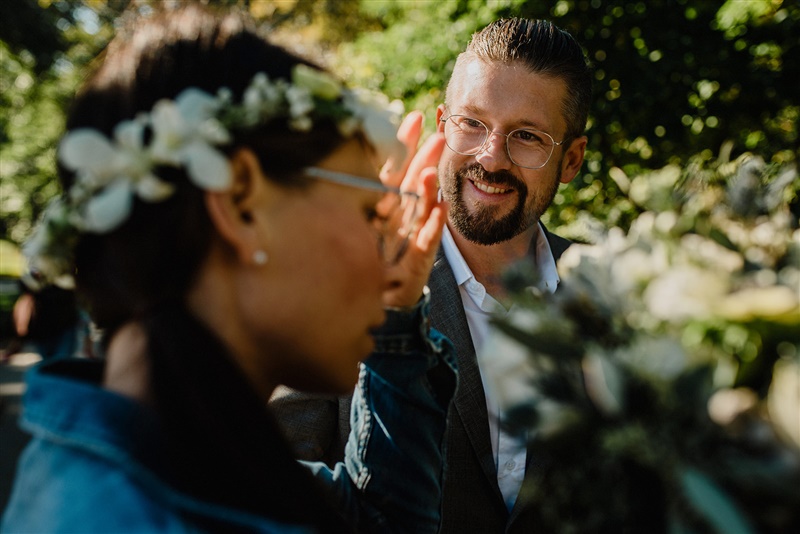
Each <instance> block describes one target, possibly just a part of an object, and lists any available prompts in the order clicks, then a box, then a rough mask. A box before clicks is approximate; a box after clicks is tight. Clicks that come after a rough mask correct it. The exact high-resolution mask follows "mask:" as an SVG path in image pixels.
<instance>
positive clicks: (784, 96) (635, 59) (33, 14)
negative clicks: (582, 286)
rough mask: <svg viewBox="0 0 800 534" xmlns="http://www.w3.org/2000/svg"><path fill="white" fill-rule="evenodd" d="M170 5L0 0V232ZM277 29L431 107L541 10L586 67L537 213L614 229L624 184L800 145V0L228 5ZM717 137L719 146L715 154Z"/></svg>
mask: <svg viewBox="0 0 800 534" xmlns="http://www.w3.org/2000/svg"><path fill="white" fill-rule="evenodd" d="M176 3H178V2H177V1H172V2H170V1H164V2H158V1H154V0H113V1H108V2H106V1H100V0H71V1H66V0H38V1H37V0H4V1H3V2H0V102H1V103H2V109H3V113H2V115H1V116H0V177H1V178H2V183H0V238H2V239H9V240H11V241H13V242H16V243H20V242H22V241H23V240H24V239H25V238H26V237H27V235H28V233H29V231H30V228H31V224H32V221H35V219H36V218H37V217H38V215H39V214H40V212H41V210H42V209H43V207H44V205H45V204H46V201H47V200H48V199H49V198H50V197H51V196H52V195H53V194H55V193H56V192H57V191H58V186H57V183H56V180H55V150H54V147H55V145H56V143H57V139H58V136H59V134H60V132H61V129H62V127H63V117H64V112H65V109H66V107H67V105H68V102H69V99H70V97H71V95H72V93H73V92H74V90H75V88H76V87H77V85H78V84H79V82H80V80H81V79H82V78H83V77H84V76H85V75H86V72H87V69H88V68H90V66H91V59H92V58H93V57H94V56H95V55H96V54H97V53H98V52H100V51H101V50H102V48H103V47H104V46H105V44H106V43H107V42H108V39H109V38H110V36H111V35H112V34H113V29H114V26H113V25H114V21H115V19H116V18H117V17H118V16H120V15H128V14H130V13H133V12H137V11H139V12H142V11H148V10H152V9H153V7H154V6H158V5H162V4H163V5H166V6H169V5H170V4H176ZM206 3H211V4H215V5H222V6H236V7H238V8H241V9H246V10H248V11H249V12H250V13H251V14H252V15H253V17H254V18H256V20H258V21H259V23H260V24H262V25H263V26H264V28H265V29H267V30H269V31H271V33H272V34H273V35H274V37H275V39H277V40H278V41H280V42H282V43H284V44H286V45H287V46H290V47H292V48H295V49H297V50H298V51H300V52H301V53H303V54H305V55H307V56H310V57H312V58H313V59H316V60H317V61H319V62H321V63H325V64H328V65H330V66H332V68H333V69H334V70H335V71H336V72H337V73H338V74H339V75H340V76H341V77H342V78H344V79H345V80H347V81H348V82H351V83H353V84H357V85H364V86H367V87H371V88H376V89H380V90H382V91H384V92H386V93H387V94H389V95H390V96H391V97H393V98H400V99H402V100H403V101H405V103H406V107H407V108H408V109H411V108H417V109H421V110H423V111H424V112H425V113H426V116H427V118H428V122H427V128H428V130H429V131H432V130H433V126H434V125H433V119H434V110H435V108H436V105H438V104H439V103H441V101H442V99H443V94H444V86H445V84H446V82H447V79H448V78H449V75H450V72H451V70H452V66H453V63H454V61H455V57H456V55H457V54H458V53H459V52H460V51H461V50H463V48H464V47H465V46H466V44H467V42H468V41H469V38H470V36H471V34H472V33H473V32H474V31H476V30H478V29H480V28H481V27H482V26H484V25H485V24H487V23H489V22H490V21H492V20H494V19H496V18H498V17H508V16H524V17H532V18H549V19H552V20H554V21H555V22H556V24H558V25H559V26H560V27H562V28H564V29H567V30H568V31H570V32H571V33H572V34H573V35H575V37H576V38H577V39H578V40H579V41H580V42H581V43H582V44H583V45H584V47H585V49H586V51H587V54H588V56H589V57H590V58H591V61H592V63H593V66H594V69H595V89H594V103H593V108H592V113H591V116H590V121H589V125H588V129H587V135H588V136H589V149H588V152H587V158H586V163H585V165H584V167H583V170H582V172H581V174H580V175H579V176H578V178H576V180H575V181H574V182H573V183H572V184H571V185H570V186H568V187H565V188H562V189H561V191H560V192H559V194H558V195H557V197H556V202H555V205H554V206H553V208H552V209H551V210H550V212H549V213H548V214H547V216H546V220H545V222H546V223H547V224H549V225H551V226H552V227H554V228H561V229H563V230H564V233H567V234H568V235H571V236H572V237H579V234H580V231H579V230H576V229H575V222H576V221H581V220H584V219H592V220H599V221H602V222H604V223H608V224H618V225H622V226H626V225H627V224H628V223H629V222H630V220H632V219H633V218H634V217H635V215H636V214H637V213H638V212H639V211H640V209H639V208H638V207H637V206H636V205H635V204H633V203H632V202H631V201H630V199H629V198H628V196H627V194H624V193H627V188H628V186H629V184H630V182H631V181H632V179H633V178H635V177H637V176H639V175H646V174H647V170H650V169H659V168H662V167H664V166H665V165H667V164H675V165H679V166H685V165H686V164H688V163H689V162H690V161H691V162H693V164H697V163H698V162H700V163H708V162H713V161H715V160H717V159H718V158H720V157H721V158H723V159H727V158H735V157H736V156H737V155H739V154H740V153H742V152H745V151H749V152H754V153H757V154H760V155H762V156H763V157H764V158H765V159H766V160H767V161H769V162H772V163H775V164H781V163H786V162H791V161H795V160H796V159H797V155H798V151H800V141H798V127H797V123H798V116H800V91H799V89H800V87H799V85H800V82H798V80H800V38H798V35H800V4H798V3H797V2H795V1H786V0H749V1H738V0H727V1H726V2H721V1H720V0H648V1H647V2H645V1H639V2H631V1H621V0H558V1H551V2H542V1H538V0H488V1H479V0H430V1H428V0H418V1H407V0H281V1H275V0H249V1H247V0H228V1H216V2H206ZM723 146H724V147H725V148H724V149H723Z"/></svg>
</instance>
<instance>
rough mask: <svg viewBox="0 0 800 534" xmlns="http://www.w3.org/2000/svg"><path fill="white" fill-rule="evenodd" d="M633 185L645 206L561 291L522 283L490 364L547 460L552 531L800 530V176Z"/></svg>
mask: <svg viewBox="0 0 800 534" xmlns="http://www.w3.org/2000/svg"><path fill="white" fill-rule="evenodd" d="M628 183H629V185H630V188H629V190H628V191H627V193H628V195H629V198H630V199H631V201H632V202H634V203H637V204H638V205H640V206H643V208H644V209H643V212H642V213H641V214H640V215H639V216H638V218H637V219H636V220H635V222H634V223H633V224H632V226H631V227H630V229H629V230H628V231H623V230H622V229H619V228H613V229H611V230H609V231H607V232H601V233H599V234H598V236H597V239H596V241H595V244H593V245H573V246H571V247H570V248H569V249H568V250H567V251H566V253H565V254H564V255H563V256H562V258H561V260H560V261H559V274H560V276H561V285H560V286H559V289H558V291H556V293H555V294H553V295H549V294H540V293H537V292H535V291H532V290H530V289H528V288H529V287H531V286H532V284H531V283H530V282H531V276H532V275H531V273H527V272H525V271H524V270H523V269H522V268H516V269H513V270H512V271H511V272H510V273H509V275H508V284H509V287H510V288H511V289H512V293H513V294H514V295H515V298H514V303H513V306H512V308H511V312H510V313H509V315H508V316H507V317H506V318H505V319H502V320H498V321H496V326H497V329H496V330H497V332H496V335H495V337H494V338H493V339H492V340H491V341H490V342H489V343H488V344H487V347H486V350H485V353H484V354H482V355H481V357H482V358H483V359H484V360H485V361H486V362H487V363H489V364H491V365H490V369H489V371H488V372H487V375H488V377H487V382H488V383H489V387H490V389H492V390H494V393H495V395H496V396H497V397H498V398H499V399H500V401H501V403H502V404H503V407H504V408H505V409H506V410H507V412H508V413H509V414H510V416H509V418H508V421H506V424H507V425H508V426H509V428H511V429H514V430H518V431H519V432H520V434H521V435H526V436H528V439H530V440H531V444H530V449H529V450H531V451H533V452H532V454H534V455H535V457H536V461H535V462H534V463H535V465H537V466H539V467H538V468H537V472H536V473H535V475H534V476H529V477H527V479H526V484H525V485H524V486H523V490H522V493H521V494H520V497H519V498H521V499H531V500H533V501H535V502H536V503H537V507H536V508H537V510H539V514H540V517H539V524H540V525H541V526H542V532H559V533H570V532H575V533H582V532H648V533H654V532H665V533H666V532H670V533H671V532H681V533H683V532H686V533H705V532H708V533H732V532H740V533H751V532H752V533H756V532H759V533H762V532H775V533H778V532H800V452H799V451H800V449H798V445H800V229H798V228H799V227H798V214H799V213H800V178H799V177H798V174H797V171H796V168H795V167H793V166H782V167H779V166H776V167H769V166H767V165H766V164H765V163H764V161H763V160H761V159H760V158H756V157H749V156H747V157H742V158H740V159H739V160H737V161H734V162H727V163H715V164H714V165H711V166H702V165H690V166H689V167H687V168H686V169H684V170H681V169H679V168H677V167H669V168H667V169H664V170H662V171H660V172H658V173H654V174H653V175H648V176H644V177H641V178H640V177H637V178H634V179H633V180H629V181H628ZM648 187H650V188H651V190H649V191H648ZM650 201H652V202H656V203H657V206H655V205H651V206H648V205H647V203H648V202H650ZM648 208H656V209H657V210H658V211H654V210H653V209H648Z"/></svg>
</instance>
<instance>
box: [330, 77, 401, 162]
mask: <svg viewBox="0 0 800 534" xmlns="http://www.w3.org/2000/svg"><path fill="white" fill-rule="evenodd" d="M344 104H345V107H347V108H348V109H349V110H350V111H351V112H352V113H353V116H354V117H355V118H356V119H357V120H358V121H359V123H360V126H361V130H362V131H363V132H364V134H365V135H366V136H367V139H369V142H370V144H372V146H373V147H374V148H375V151H376V153H377V157H378V161H379V162H380V163H381V165H383V163H385V162H386V161H388V160H389V159H391V160H392V161H402V160H403V158H405V154H406V147H405V145H404V144H403V143H401V142H400V141H399V140H398V139H397V128H398V127H399V125H400V119H401V118H402V115H403V103H402V102H400V101H399V100H395V101H393V102H391V103H390V102H389V99H388V98H386V96H385V95H382V94H380V93H371V92H368V91H362V90H353V91H349V92H347V93H346V94H345V96H344Z"/></svg>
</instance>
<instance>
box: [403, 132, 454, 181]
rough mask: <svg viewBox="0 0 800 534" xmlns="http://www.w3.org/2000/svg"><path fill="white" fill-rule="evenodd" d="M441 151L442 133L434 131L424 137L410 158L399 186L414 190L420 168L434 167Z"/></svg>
mask: <svg viewBox="0 0 800 534" xmlns="http://www.w3.org/2000/svg"><path fill="white" fill-rule="evenodd" d="M442 152H444V135H442V134H440V133H435V134H433V135H431V136H430V137H429V138H428V139H426V140H425V142H424V143H423V144H422V147H420V149H419V151H418V152H417V153H416V155H415V156H414V159H412V160H411V163H410V165H409V166H408V170H407V171H406V175H405V179H404V180H403V184H402V186H401V188H402V189H403V190H406V191H416V190H417V188H418V187H419V178H420V174H421V173H422V170H423V169H425V168H426V167H436V166H437V165H438V164H439V158H441V156H442Z"/></svg>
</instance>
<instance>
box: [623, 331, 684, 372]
mask: <svg viewBox="0 0 800 534" xmlns="http://www.w3.org/2000/svg"><path fill="white" fill-rule="evenodd" d="M614 358H615V359H617V360H618V361H620V362H622V363H623V364H624V365H626V366H627V367H628V368H630V369H631V370H632V371H633V372H635V373H636V374H638V375H642V376H644V377H647V378H649V379H651V380H658V381H667V382H668V381H671V380H673V379H675V378H677V376H678V375H680V374H681V373H682V372H683V371H684V370H686V367H687V365H688V364H689V361H688V358H687V356H686V351H685V350H684V348H683V346H682V345H681V344H680V342H678V341H677V340H676V339H673V338H670V337H650V336H647V335H637V336H635V337H634V338H633V340H632V341H631V343H630V344H629V345H625V346H623V347H620V348H618V349H616V350H615V351H614Z"/></svg>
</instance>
